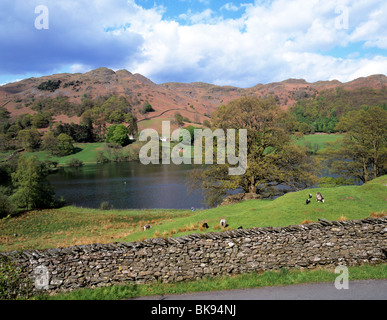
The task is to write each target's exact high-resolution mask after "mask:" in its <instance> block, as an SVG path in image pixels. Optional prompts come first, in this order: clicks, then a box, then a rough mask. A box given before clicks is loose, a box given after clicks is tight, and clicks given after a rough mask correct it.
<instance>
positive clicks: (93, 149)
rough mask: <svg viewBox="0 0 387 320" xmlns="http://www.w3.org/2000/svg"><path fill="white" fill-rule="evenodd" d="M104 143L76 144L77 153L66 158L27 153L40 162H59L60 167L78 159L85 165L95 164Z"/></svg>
mask: <svg viewBox="0 0 387 320" xmlns="http://www.w3.org/2000/svg"><path fill="white" fill-rule="evenodd" d="M103 145H104V143H102V142H96V143H75V144H74V147H75V148H76V149H77V152H76V153H74V154H71V155H69V156H65V157H56V156H51V155H50V153H49V152H47V151H38V152H26V153H25V154H26V155H27V156H30V155H34V156H36V157H37V158H38V160H40V161H44V160H53V161H57V162H58V163H59V164H60V165H65V164H66V162H67V161H69V160H70V159H73V158H76V159H79V160H81V161H82V162H83V163H85V164H87V163H95V162H96V161H95V155H96V154H97V151H98V150H102V147H103Z"/></svg>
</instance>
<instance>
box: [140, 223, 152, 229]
mask: <svg viewBox="0 0 387 320" xmlns="http://www.w3.org/2000/svg"><path fill="white" fill-rule="evenodd" d="M150 228H152V226H151V225H150V224H146V225H145V226H144V227H143V228H142V229H143V230H144V231H146V230H148V229H150Z"/></svg>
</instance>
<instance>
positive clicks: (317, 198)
mask: <svg viewBox="0 0 387 320" xmlns="http://www.w3.org/2000/svg"><path fill="white" fill-rule="evenodd" d="M316 200H317V202H322V203H324V202H325V199H324V197H323V196H322V194H321V193H320V192H317V194H316Z"/></svg>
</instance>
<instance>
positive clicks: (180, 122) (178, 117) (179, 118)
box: [175, 112, 184, 127]
mask: <svg viewBox="0 0 387 320" xmlns="http://www.w3.org/2000/svg"><path fill="white" fill-rule="evenodd" d="M175 120H176V123H177V124H178V125H179V126H180V127H182V126H183V125H184V118H183V116H182V115H181V114H180V113H179V112H176V113H175Z"/></svg>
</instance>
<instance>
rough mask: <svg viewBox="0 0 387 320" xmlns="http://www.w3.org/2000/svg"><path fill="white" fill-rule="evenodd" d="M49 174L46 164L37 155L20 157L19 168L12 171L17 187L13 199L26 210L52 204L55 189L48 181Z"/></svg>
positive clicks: (13, 181) (14, 184)
mask: <svg viewBox="0 0 387 320" xmlns="http://www.w3.org/2000/svg"><path fill="white" fill-rule="evenodd" d="M47 175H48V171H47V168H46V166H45V165H44V164H43V163H41V162H39V161H38V160H37V158H36V157H35V156H32V157H26V156H22V157H20V159H19V161H18V164H17V169H16V171H15V172H14V173H12V184H13V186H14V187H15V188H16V192H15V193H14V194H13V195H12V200H13V201H14V202H15V203H16V204H17V205H18V206H19V207H20V208H25V209H26V210H30V209H42V208H47V207H50V206H52V205H53V203H54V191H53V189H52V187H51V186H50V184H49V182H48V181H47Z"/></svg>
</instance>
